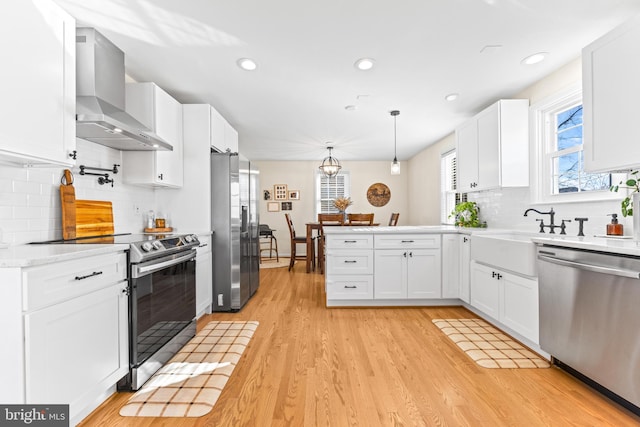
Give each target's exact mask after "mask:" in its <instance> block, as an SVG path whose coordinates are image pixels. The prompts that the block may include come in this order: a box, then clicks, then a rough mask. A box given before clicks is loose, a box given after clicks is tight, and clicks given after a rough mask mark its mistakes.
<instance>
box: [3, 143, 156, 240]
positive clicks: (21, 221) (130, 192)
mask: <svg viewBox="0 0 640 427" xmlns="http://www.w3.org/2000/svg"><path fill="white" fill-rule="evenodd" d="M77 151H78V160H77V163H76V165H77V166H79V165H87V166H93V167H101V168H112V167H113V165H114V164H122V162H121V160H120V159H121V155H120V151H118V150H113V149H110V148H107V147H103V146H102V145H98V144H94V143H91V142H87V141H84V140H80V139H79V140H77ZM63 171H64V168H60V167H53V168H37V167H34V168H23V167H18V166H13V165H5V164H2V165H0V229H1V230H2V234H3V236H2V238H0V241H3V242H6V243H10V244H21V243H28V242H35V241H43V240H51V239H61V238H62V226H61V222H62V219H61V208H60V178H61V177H62V175H63ZM72 172H73V175H74V178H75V182H74V187H75V192H76V198H78V199H90V200H107V201H111V202H113V216H114V228H115V232H116V233H139V232H142V228H143V227H144V215H143V214H144V212H146V211H148V210H149V209H154V208H155V194H154V191H153V189H149V188H144V187H136V186H131V185H126V184H124V183H123V179H122V171H120V172H119V173H118V174H117V175H113V174H110V176H112V177H113V178H114V179H115V183H114V186H113V187H111V185H99V184H98V182H97V181H98V180H97V177H95V176H88V175H85V176H81V175H80V174H79V168H77V167H76V168H73V169H72ZM134 206H138V207H139V208H140V212H141V214H136V213H135V211H134Z"/></svg>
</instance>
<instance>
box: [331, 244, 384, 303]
mask: <svg viewBox="0 0 640 427" xmlns="http://www.w3.org/2000/svg"><path fill="white" fill-rule="evenodd" d="M356 237H357V238H352V236H348V237H347V238H345V236H344V235H340V236H336V235H333V236H332V235H328V236H326V243H325V245H326V251H325V255H326V270H325V276H326V277H325V290H326V293H327V305H331V301H339V300H371V299H373V236H372V235H362V234H359V235H357V236H356Z"/></svg>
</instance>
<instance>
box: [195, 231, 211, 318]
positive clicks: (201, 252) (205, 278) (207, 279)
mask: <svg viewBox="0 0 640 427" xmlns="http://www.w3.org/2000/svg"><path fill="white" fill-rule="evenodd" d="M198 240H200V246H198V247H197V248H196V250H197V256H196V315H197V317H200V316H202V315H203V314H206V313H211V304H212V302H213V300H212V298H213V266H212V261H213V260H212V254H211V236H210V235H209V234H206V235H198Z"/></svg>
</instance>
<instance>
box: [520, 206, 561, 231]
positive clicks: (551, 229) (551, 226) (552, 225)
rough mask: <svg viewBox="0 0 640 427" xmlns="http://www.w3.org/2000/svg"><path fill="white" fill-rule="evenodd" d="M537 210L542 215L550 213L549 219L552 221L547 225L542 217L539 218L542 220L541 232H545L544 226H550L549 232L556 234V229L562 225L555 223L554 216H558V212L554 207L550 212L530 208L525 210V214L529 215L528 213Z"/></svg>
mask: <svg viewBox="0 0 640 427" xmlns="http://www.w3.org/2000/svg"><path fill="white" fill-rule="evenodd" d="M531 211H533V212H536V213H538V214H540V215H549V220H550V221H551V223H550V224H549V225H545V223H544V221H543V220H542V219H539V220H538V221H540V232H541V233H544V228H545V227H548V228H549V234H556V232H555V229H556V228H558V227H560V226H559V225H555V223H554V218H555V216H556V213H555V212H554V210H553V208H551V209H549V212H540V211H539V210H537V209H533V208H529V209H527V210H526V211H524V216H528V215H527V214H528V213H529V212H531Z"/></svg>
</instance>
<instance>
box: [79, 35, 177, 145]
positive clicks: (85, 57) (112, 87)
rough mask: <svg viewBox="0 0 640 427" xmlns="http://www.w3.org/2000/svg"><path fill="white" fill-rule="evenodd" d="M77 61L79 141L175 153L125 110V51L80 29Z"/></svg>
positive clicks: (101, 36) (100, 36) (102, 37)
mask: <svg viewBox="0 0 640 427" xmlns="http://www.w3.org/2000/svg"><path fill="white" fill-rule="evenodd" d="M76 61H77V62H76V136H77V137H78V138H82V139H86V140H88V141H91V142H95V143H97V144H101V145H105V146H107V147H111V148H115V149H117V150H124V151H147V150H165V151H166V150H168V151H172V150H173V147H172V146H171V144H169V143H168V142H166V141H164V140H163V139H162V138H160V137H159V136H157V135H156V134H154V133H153V132H151V131H150V130H149V129H147V128H146V127H145V126H144V125H143V124H142V123H140V122H138V121H137V120H136V119H134V118H133V117H131V116H130V115H129V114H127V113H126V112H125V111H124V109H125V78H124V74H125V72H124V52H122V51H121V50H120V49H118V48H117V47H116V46H115V45H114V44H113V43H111V42H110V41H109V40H108V39H107V38H105V37H104V36H103V35H102V34H100V33H99V32H98V31H96V30H95V29H94V28H78V29H76Z"/></svg>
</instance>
